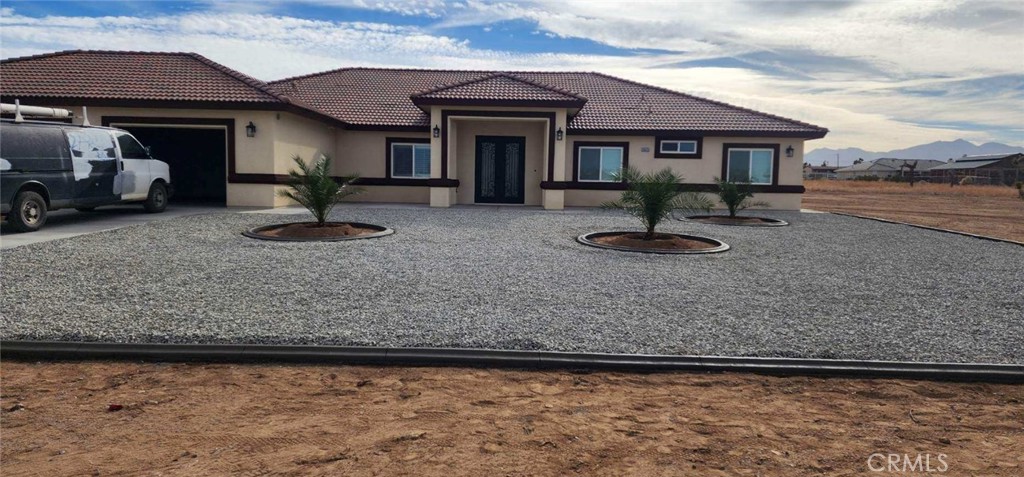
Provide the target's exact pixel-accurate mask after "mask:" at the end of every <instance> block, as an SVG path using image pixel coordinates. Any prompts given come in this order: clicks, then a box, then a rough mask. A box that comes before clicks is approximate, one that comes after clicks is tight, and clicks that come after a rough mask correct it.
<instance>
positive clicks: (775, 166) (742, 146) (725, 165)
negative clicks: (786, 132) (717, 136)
mask: <svg viewBox="0 0 1024 477" xmlns="http://www.w3.org/2000/svg"><path fill="white" fill-rule="evenodd" d="M765 149H768V150H771V151H772V179H771V182H751V183H750V185H778V184H779V145H778V144H751V143H726V144H723V145H722V176H721V177H722V179H725V180H729V151H732V150H755V151H756V150H765ZM752 159H753V156H751V159H748V160H752Z"/></svg>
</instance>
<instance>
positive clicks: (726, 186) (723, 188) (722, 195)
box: [715, 177, 771, 217]
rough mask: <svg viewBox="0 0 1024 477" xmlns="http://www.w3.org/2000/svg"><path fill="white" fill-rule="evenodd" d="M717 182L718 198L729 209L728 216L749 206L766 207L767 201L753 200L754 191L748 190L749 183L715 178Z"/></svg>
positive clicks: (733, 215) (734, 214)
mask: <svg viewBox="0 0 1024 477" xmlns="http://www.w3.org/2000/svg"><path fill="white" fill-rule="evenodd" d="M715 182H717V183H718V198H719V200H721V201H722V203H723V204H725V207H726V208H727V209H729V217H736V213H737V212H739V211H741V210H744V209H749V208H751V207H768V206H769V205H771V204H769V203H767V202H764V201H758V200H753V199H754V192H753V191H751V190H750V184H748V183H746V182H733V181H727V180H724V179H719V178H717V177H716V178H715Z"/></svg>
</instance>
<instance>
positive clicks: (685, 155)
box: [654, 136, 704, 159]
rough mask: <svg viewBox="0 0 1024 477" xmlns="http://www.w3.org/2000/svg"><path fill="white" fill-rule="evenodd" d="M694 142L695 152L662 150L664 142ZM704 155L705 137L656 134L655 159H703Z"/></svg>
mask: <svg viewBox="0 0 1024 477" xmlns="http://www.w3.org/2000/svg"><path fill="white" fill-rule="evenodd" d="M673 141H682V142H687V141H688V142H694V143H696V145H697V147H696V151H695V152H662V150H661V143H662V142H673ZM703 157H704V138H703V137H699V136H655V137H654V158H655V159H702V158H703Z"/></svg>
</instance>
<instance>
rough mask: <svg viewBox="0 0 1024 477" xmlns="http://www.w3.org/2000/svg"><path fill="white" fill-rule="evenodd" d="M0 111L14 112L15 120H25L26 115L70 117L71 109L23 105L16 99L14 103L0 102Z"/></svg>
mask: <svg viewBox="0 0 1024 477" xmlns="http://www.w3.org/2000/svg"><path fill="white" fill-rule="evenodd" d="M0 112H3V113H7V114H10V113H14V115H15V118H14V120H15V121H19V122H20V121H23V120H24V118H23V117H22V115H24V116H44V117H49V118H70V117H71V111H68V110H66V109H60V108H45V107H42V106H22V105H21V102H20V101H18V100H17V99H16V100H14V104H9V103H2V104H0Z"/></svg>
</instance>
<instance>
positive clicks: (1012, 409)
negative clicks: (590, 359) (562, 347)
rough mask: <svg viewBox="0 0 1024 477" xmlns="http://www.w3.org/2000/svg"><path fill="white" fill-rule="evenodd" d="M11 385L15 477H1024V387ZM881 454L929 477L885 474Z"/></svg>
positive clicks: (428, 378)
mask: <svg viewBox="0 0 1024 477" xmlns="http://www.w3.org/2000/svg"><path fill="white" fill-rule="evenodd" d="M0 378H2V396H0V401H2V406H3V412H0V418H2V440H0V445H2V450H0V452H2V453H0V460H2V464H0V465H2V472H3V474H4V475H11V476H14V475H39V476H55V475H190V476H191V475H228V474H232V475H269V474H273V475H446V476H448V475H494V476H505V475H509V476H513V475H609V476H612V475H614V476H620V475H637V476H659V475H699V476H725V475H730V476H737V475H739V476H747V475H749V476H779V475H783V476H790V475H792V476H814V475H830V476H855V475H856V476H860V475H956V476H970V475H978V476H982V475H983V476H1015V477H1016V476H1020V475H1024V386H1015V385H996V384H977V383H974V384H962V383H961V384H957V383H937V382H923V381H921V382H918V381H897V380H867V379H860V380H852V379H836V378H832V379H825V378H806V377H796V378H778V377H766V376H758V375H745V374H744V375H738V374H734V375H730V374H687V373H670V374H626V373H609V372H601V373H585V372H569V371H514V370H486V369H467V368H399V367H356V366H288V365H230V364H153V363H138V362H130V363H108V362H98V363H25V362H16V361H9V360H8V361H5V362H4V363H3V364H2V368H0ZM111 404H116V405H121V406H123V408H122V409H120V410H117V411H110V410H109V409H110V407H109V406H110V405H111ZM22 406H23V408H22ZM875 453H881V454H897V455H898V457H899V459H904V458H903V455H909V456H910V459H911V461H913V460H915V459H917V456H918V454H921V455H922V460H921V461H920V463H919V465H924V461H925V460H924V459H925V457H924V455H929V456H930V457H928V458H929V459H930V464H931V468H932V470H933V472H930V473H925V472H918V473H915V472H902V473H898V474H897V473H888V472H885V473H883V472H871V471H870V468H869V458H871V455H872V454H875ZM940 454H941V455H942V456H940ZM885 459H888V457H885V456H882V457H875V458H874V460H873V461H872V463H871V465H874V466H875V467H876V468H877V466H879V465H885V464H883V462H884V461H885ZM943 462H944V463H945V465H946V466H947V467H946V472H942V473H939V472H937V471H938V470H940V469H941V468H942V463H943ZM917 469H920V467H917Z"/></svg>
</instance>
